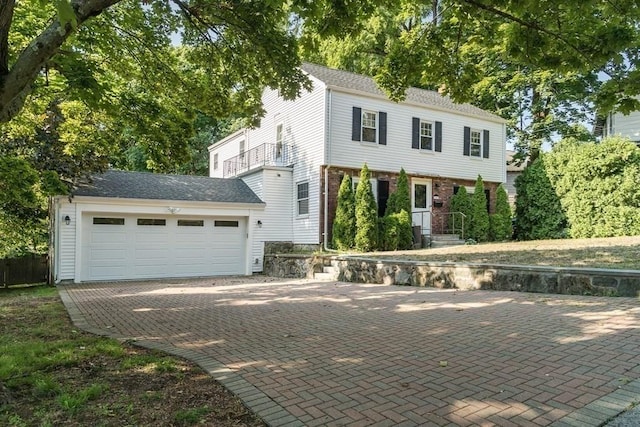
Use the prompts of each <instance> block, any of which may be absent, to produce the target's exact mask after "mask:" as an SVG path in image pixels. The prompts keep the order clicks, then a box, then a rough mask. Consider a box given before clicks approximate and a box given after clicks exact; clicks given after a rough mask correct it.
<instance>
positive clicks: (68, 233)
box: [53, 171, 264, 282]
mask: <svg viewBox="0 0 640 427" xmlns="http://www.w3.org/2000/svg"><path fill="white" fill-rule="evenodd" d="M127 196H131V197H127ZM150 196H153V197H156V198H151V197H150ZM55 207H56V209H55V212H56V213H55V227H54V236H55V239H54V242H55V244H54V248H55V251H54V256H53V266H54V272H55V273H54V274H55V278H56V282H60V281H63V280H68V281H75V282H88V281H104V280H128V279H153V278H177V277H200V276H216V275H238V274H251V266H252V262H254V254H253V253H251V250H252V247H253V245H251V244H250V241H251V238H252V234H253V233H252V231H253V230H252V227H251V225H252V224H253V223H255V221H256V219H255V218H254V217H256V215H258V214H259V213H261V212H262V210H263V209H264V204H263V203H262V201H260V199H259V198H258V197H257V196H256V195H255V194H254V193H253V192H252V191H251V190H250V189H249V188H248V187H247V186H246V184H244V182H242V181H241V180H236V179H219V178H218V179H216V178H208V177H193V176H180V175H157V174H149V173H137V172H122V171H109V172H106V173H105V174H102V175H100V176H98V177H95V178H94V179H93V182H92V183H91V184H85V185H82V186H79V187H78V188H77V189H76V190H75V191H74V193H73V194H72V195H71V196H70V197H67V196H65V197H59V198H57V199H56V201H55Z"/></svg>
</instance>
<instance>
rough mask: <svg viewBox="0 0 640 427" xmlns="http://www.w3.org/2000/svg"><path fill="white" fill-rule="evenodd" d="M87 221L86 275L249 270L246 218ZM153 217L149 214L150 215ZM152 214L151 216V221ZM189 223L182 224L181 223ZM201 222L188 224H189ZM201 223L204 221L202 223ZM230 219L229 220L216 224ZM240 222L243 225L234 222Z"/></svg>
mask: <svg viewBox="0 0 640 427" xmlns="http://www.w3.org/2000/svg"><path fill="white" fill-rule="evenodd" d="M92 216H108V215H106V214H96V215H92V214H87V215H86V218H85V220H84V221H83V224H84V227H85V232H84V236H85V237H83V244H84V245H85V248H84V251H83V253H86V254H87V255H86V256H85V257H83V269H82V271H83V273H82V275H83V280H111V279H137V278H161V277H189V276H213V275H229V274H244V272H245V260H246V253H245V249H246V244H247V243H246V240H247V239H246V220H245V219H243V218H233V217H200V218H194V217H169V218H162V217H156V218H155V220H159V222H161V223H162V222H163V220H164V224H165V225H138V221H137V220H138V219H139V218H142V216H139V215H119V216H120V217H125V224H126V225H121V224H120V225H105V224H93V223H92ZM145 218H148V217H145ZM150 221H151V220H145V222H146V223H149V222H150ZM179 222H180V223H182V224H183V225H178V223H179ZM194 223H195V224H198V225H191V226H188V225H184V224H194ZM199 224H201V225H199ZM216 224H226V225H227V226H216ZM229 224H231V225H236V224H237V226H228V225H229Z"/></svg>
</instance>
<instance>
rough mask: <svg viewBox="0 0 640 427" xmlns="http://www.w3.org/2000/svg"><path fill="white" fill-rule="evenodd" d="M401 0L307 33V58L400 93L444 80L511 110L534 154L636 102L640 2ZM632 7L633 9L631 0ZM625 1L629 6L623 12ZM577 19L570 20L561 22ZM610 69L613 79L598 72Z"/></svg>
mask: <svg viewBox="0 0 640 427" xmlns="http://www.w3.org/2000/svg"><path fill="white" fill-rule="evenodd" d="M554 6H557V7H547V6H546V4H545V3H541V2H539V1H537V0H525V1H518V2H475V1H474V2H470V1H468V2H455V1H453V0H437V1H433V2H414V1H410V0H400V1H395V2H387V3H384V4H381V5H380V6H379V7H378V8H376V9H375V11H374V13H373V14H371V15H370V16H365V17H364V22H365V25H364V28H365V29H366V30H365V31H361V32H359V33H356V34H346V35H342V34H341V35H337V36H334V37H329V38H321V37H319V36H318V35H316V34H314V33H313V32H311V31H305V32H304V35H303V37H304V38H308V39H311V40H313V43H310V42H307V43H306V45H308V46H313V47H314V48H317V49H308V50H307V51H305V56H306V58H307V59H308V60H311V61H314V62H318V63H323V64H326V65H329V66H332V67H337V68H344V69H347V70H349V71H354V72H359V73H364V74H367V75H369V76H372V77H374V79H375V80H376V82H377V83H378V85H380V87H381V88H382V89H383V90H384V91H385V92H386V93H387V94H388V95H389V96H390V97H391V98H393V99H396V100H399V99H403V98H404V96H405V89H406V88H407V87H408V86H416V87H423V88H426V89H439V90H443V91H444V92H445V93H447V94H448V95H450V96H452V98H453V99H454V100H456V101H458V102H462V101H464V102H472V103H474V104H475V105H478V106H480V107H482V108H485V109H488V110H489V111H492V112H495V113H496V114H498V115H500V116H501V117H504V118H505V119H507V120H508V128H507V130H508V132H509V137H512V138H513V139H514V140H516V142H517V147H518V148H519V149H522V150H523V151H525V152H526V153H531V154H533V157H534V158H535V153H536V152H537V151H538V150H539V149H540V147H541V145H542V143H543V142H545V141H546V142H553V140H554V139H553V137H554V135H557V134H560V135H564V136H569V135H577V134H584V129H583V128H579V127H577V126H575V123H576V122H579V121H581V120H583V119H585V118H587V117H588V113H589V112H593V102H592V101H593V97H594V95H595V97H596V98H597V102H596V103H595V105H597V106H598V107H599V108H600V109H601V110H602V111H603V112H608V111H611V110H613V109H614V108H618V109H619V110H621V111H626V112H628V111H631V110H637V109H638V108H639V107H640V105H639V101H638V99H637V98H636V97H635V96H634V95H638V94H640V86H639V85H638V84H637V78H636V75H635V74H636V73H637V71H636V70H637V69H638V65H640V57H638V55H637V52H636V49H637V40H638V35H639V33H640V30H639V27H638V21H639V20H640V10H639V9H638V8H637V7H636V4H635V2H634V0H622V2H616V3H615V4H614V3H611V2H600V1H588V2H582V3H581V4H580V6H579V7H576V6H575V4H574V3H573V2H566V1H565V2H556V3H554ZM627 8H628V9H627ZM620 10H625V11H626V10H629V11H630V12H629V13H628V14H624V17H623V16H622V15H621V14H620V12H619V11H620ZM559 22H560V23H562V22H564V23H566V22H572V23H574V24H575V25H572V26H562V25H558V24H557V23H559ZM599 74H600V75H603V74H606V79H604V80H606V81H605V82H600V81H598V75H599Z"/></svg>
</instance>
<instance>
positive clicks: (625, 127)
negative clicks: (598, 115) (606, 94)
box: [604, 111, 640, 142]
mask: <svg viewBox="0 0 640 427" xmlns="http://www.w3.org/2000/svg"><path fill="white" fill-rule="evenodd" d="M616 135H620V136H623V137H625V138H629V139H630V140H631V141H634V142H640V112H638V111H636V112H633V113H631V114H629V115H628V116H625V115H624V114H622V113H615V114H611V115H610V116H609V117H607V123H606V128H605V133H604V136H616Z"/></svg>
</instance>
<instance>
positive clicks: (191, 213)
mask: <svg viewBox="0 0 640 427" xmlns="http://www.w3.org/2000/svg"><path fill="white" fill-rule="evenodd" d="M303 70H304V71H305V72H306V73H308V75H309V78H310V80H311V81H312V83H313V89H312V90H310V91H308V92H304V93H303V94H302V95H301V96H300V97H299V98H298V99H296V100H294V101H285V100H284V99H283V98H282V97H280V96H279V95H278V93H277V92H276V91H273V90H266V91H265V92H264V95H263V99H262V101H263V103H264V108H265V110H266V114H265V116H264V117H263V118H262V121H261V123H260V125H259V126H258V127H256V128H254V129H243V130H241V131H239V132H236V133H234V134H233V135H230V136H229V137H227V138H225V139H223V140H222V141H218V142H216V143H215V144H213V145H211V147H209V151H210V162H211V164H210V175H211V177H194V176H180V175H159V174H151V173H140V172H123V171H108V172H106V173H103V174H99V175H96V176H94V177H93V179H92V180H90V181H88V182H85V183H83V184H80V185H78V186H77V187H76V188H74V189H73V191H72V193H71V194H70V195H65V196H60V197H56V198H54V199H53V209H52V221H51V223H52V227H51V231H52V233H51V237H52V238H51V249H52V250H51V257H50V262H51V267H52V273H53V277H54V280H55V282H56V283H57V282H62V281H73V282H86V281H97V280H123V279H136V280H139V279H152V278H153V279H155V278H175V277H193V276H214V275H230V274H252V273H253V272H259V271H262V269H263V255H264V252H265V246H266V245H268V244H269V243H270V242H287V243H289V244H294V245H298V246H310V247H313V248H319V246H320V245H324V246H325V247H327V246H328V242H330V239H331V228H332V224H333V218H334V216H335V209H336V198H337V193H338V188H339V186H340V183H341V181H342V178H343V176H344V175H345V174H350V175H352V176H353V177H354V178H357V177H358V175H359V172H360V168H361V167H362V165H363V164H365V163H366V164H367V165H368V167H369V169H370V170H371V171H372V180H371V182H372V185H373V190H374V194H375V196H376V199H377V202H378V208H379V212H380V214H381V215H382V214H383V213H384V210H385V207H386V202H387V198H388V197H389V194H390V193H391V192H392V191H394V190H395V188H396V180H397V176H398V173H399V171H400V169H401V168H404V169H405V171H406V172H407V173H408V175H409V176H410V184H411V194H412V204H413V209H412V210H413V212H412V216H413V222H414V225H415V226H416V227H417V228H418V229H419V230H421V232H422V234H423V235H430V234H433V233H441V232H444V231H446V230H445V229H446V228H447V226H448V225H447V224H448V215H449V203H450V199H451V197H452V195H453V194H454V193H455V192H456V191H457V189H458V188H460V187H461V186H466V187H468V189H469V191H473V190H474V187H473V186H474V182H475V180H476V178H477V176H478V175H482V177H483V179H484V182H485V193H487V194H488V196H489V200H490V203H489V206H488V209H490V210H492V209H493V206H494V203H495V190H496V187H497V186H498V185H499V184H500V183H503V182H505V181H506V161H505V121H504V120H502V119H501V118H499V117H497V116H495V115H493V114H490V113H488V112H486V111H483V110H481V109H479V108H476V107H473V106H471V105H469V104H456V103H454V102H452V101H451V100H450V99H448V98H446V97H443V96H441V95H439V94H438V93H436V92H431V91H426V90H420V89H413V88H412V89H409V90H408V92H407V97H406V100H405V101H403V102H401V103H395V102H392V101H390V100H389V99H388V98H387V97H386V96H385V95H384V94H383V93H382V92H381V91H380V90H379V89H378V88H377V86H376V84H375V83H374V81H373V80H372V79H370V78H368V77H365V76H362V75H358V74H353V73H348V72H344V71H338V70H333V69H329V68H326V67H321V66H317V65H311V64H306V65H304V67H303ZM356 181H357V179H356Z"/></svg>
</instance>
